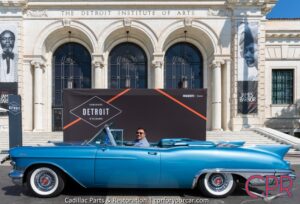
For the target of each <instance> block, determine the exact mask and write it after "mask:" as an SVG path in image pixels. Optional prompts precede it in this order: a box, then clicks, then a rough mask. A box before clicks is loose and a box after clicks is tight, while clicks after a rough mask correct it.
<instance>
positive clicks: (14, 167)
mask: <svg viewBox="0 0 300 204" xmlns="http://www.w3.org/2000/svg"><path fill="white" fill-rule="evenodd" d="M10 165H11V166H12V167H13V169H16V162H15V161H10Z"/></svg>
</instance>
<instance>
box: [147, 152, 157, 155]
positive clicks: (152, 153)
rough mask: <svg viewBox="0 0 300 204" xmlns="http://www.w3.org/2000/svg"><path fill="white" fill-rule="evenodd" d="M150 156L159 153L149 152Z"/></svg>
mask: <svg viewBox="0 0 300 204" xmlns="http://www.w3.org/2000/svg"><path fill="white" fill-rule="evenodd" d="M148 154H149V155H157V152H148Z"/></svg>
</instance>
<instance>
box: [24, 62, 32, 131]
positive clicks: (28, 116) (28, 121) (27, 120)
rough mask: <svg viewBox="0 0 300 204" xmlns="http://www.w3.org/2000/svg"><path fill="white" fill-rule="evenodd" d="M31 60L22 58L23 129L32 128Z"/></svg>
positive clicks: (28, 129) (29, 129)
mask: <svg viewBox="0 0 300 204" xmlns="http://www.w3.org/2000/svg"><path fill="white" fill-rule="evenodd" d="M31 67H32V65H31V60H24V63H23V73H24V74H23V77H24V80H23V85H22V89H23V101H22V102H23V106H22V107H23V113H24V115H23V118H24V119H23V129H24V131H32V130H33V112H34V111H33V79H34V78H33V73H32V72H31Z"/></svg>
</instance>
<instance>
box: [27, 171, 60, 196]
mask: <svg viewBox="0 0 300 204" xmlns="http://www.w3.org/2000/svg"><path fill="white" fill-rule="evenodd" d="M26 181H27V187H28V189H29V190H30V191H31V192H32V193H33V194H34V195H35V196H38V197H42V198H49V197H54V196H57V195H59V194H60V193H61V192H62V190H63V189H64V187H65V180H64V175H63V173H62V172H61V171H60V170H58V169H56V168H53V167H37V168H34V169H32V170H30V172H29V173H28V174H27V178H26Z"/></svg>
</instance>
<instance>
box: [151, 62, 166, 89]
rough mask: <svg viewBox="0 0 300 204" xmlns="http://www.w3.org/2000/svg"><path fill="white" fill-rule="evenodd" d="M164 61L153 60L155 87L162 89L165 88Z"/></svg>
mask: <svg viewBox="0 0 300 204" xmlns="http://www.w3.org/2000/svg"><path fill="white" fill-rule="evenodd" d="M162 66H163V63H162V61H153V67H154V88H155V89H162V88H164V83H163V82H164V80H163V67H162Z"/></svg>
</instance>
